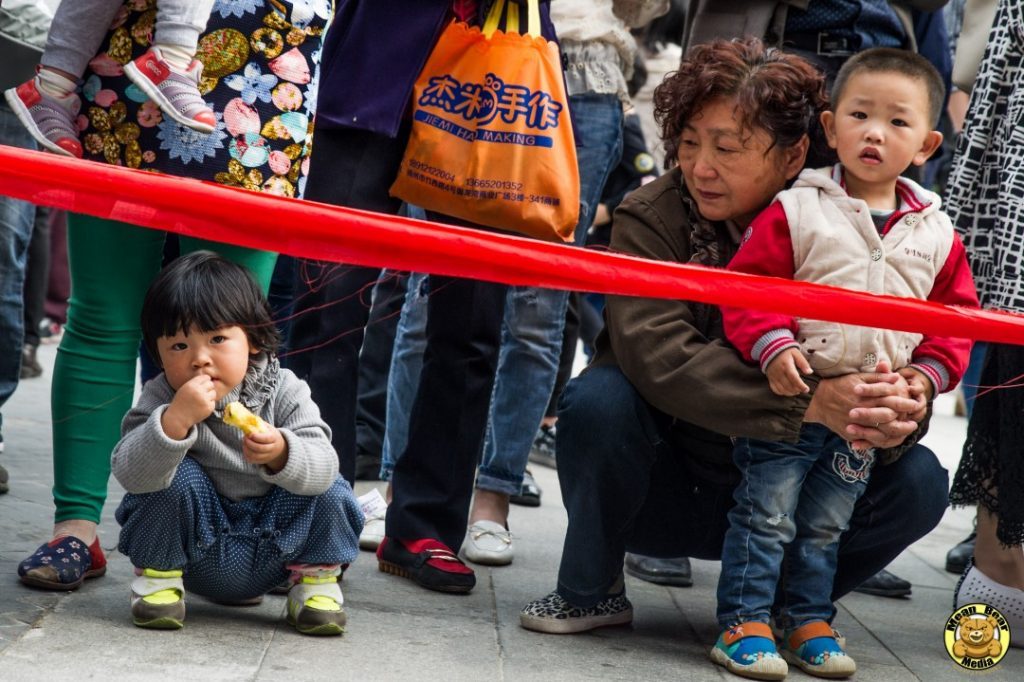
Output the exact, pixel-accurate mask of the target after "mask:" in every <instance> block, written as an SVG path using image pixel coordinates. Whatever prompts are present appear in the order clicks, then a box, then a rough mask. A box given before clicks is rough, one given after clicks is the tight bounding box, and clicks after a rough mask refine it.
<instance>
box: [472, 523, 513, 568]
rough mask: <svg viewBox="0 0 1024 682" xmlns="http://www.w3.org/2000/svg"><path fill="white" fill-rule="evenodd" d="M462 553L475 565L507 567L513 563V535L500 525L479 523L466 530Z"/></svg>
mask: <svg viewBox="0 0 1024 682" xmlns="http://www.w3.org/2000/svg"><path fill="white" fill-rule="evenodd" d="M462 552H463V554H465V555H466V558H467V559H469V560H470V561H472V562H473V563H474V564H485V565H487V566H507V565H508V564H510V563H512V559H513V558H514V557H515V551H514V550H513V549H512V533H511V532H509V530H508V529H507V528H505V527H504V526H502V525H501V524H500V523H495V522H494V521H477V522H476V523H474V524H473V525H472V526H470V527H469V529H468V530H466V539H465V540H463V542H462Z"/></svg>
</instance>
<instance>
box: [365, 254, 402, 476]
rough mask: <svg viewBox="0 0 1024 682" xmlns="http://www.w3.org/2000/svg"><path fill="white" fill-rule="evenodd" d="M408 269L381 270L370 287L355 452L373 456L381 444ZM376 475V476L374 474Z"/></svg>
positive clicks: (378, 451)
mask: <svg viewBox="0 0 1024 682" xmlns="http://www.w3.org/2000/svg"><path fill="white" fill-rule="evenodd" d="M408 280H409V275H408V273H405V272H395V271H393V270H385V271H384V273H383V274H382V275H381V277H380V279H379V280H377V284H376V285H375V286H374V287H373V302H372V305H371V307H370V317H369V320H368V321H367V323H366V334H365V335H364V337H363V348H362V350H361V351H360V352H359V389H358V392H357V398H356V455H357V456H364V455H365V456H367V457H373V458H376V460H377V464H378V465H379V463H380V454H381V451H382V450H383V448H384V430H385V427H386V425H387V403H388V400H387V397H388V374H389V373H390V372H391V352H392V350H394V347H395V332H396V331H397V330H398V320H399V318H400V317H401V315H402V303H403V302H404V301H405V291H406V288H407V287H406V285H407V283H408ZM374 478H376V476H375V477H374Z"/></svg>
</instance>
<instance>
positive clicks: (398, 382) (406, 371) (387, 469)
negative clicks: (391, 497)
mask: <svg viewBox="0 0 1024 682" xmlns="http://www.w3.org/2000/svg"><path fill="white" fill-rule="evenodd" d="M410 216H411V217H417V216H415V215H412V213H410ZM406 286H407V287H408V288H407V290H406V294H405V302H404V303H403V304H402V313H401V316H400V317H399V320H398V329H397V330H396V331H395V346H394V350H393V351H392V353H391V369H390V370H389V372H388V397H387V411H386V412H385V414H386V417H385V420H386V422H387V423H386V426H385V427H384V447H383V448H382V449H381V454H380V477H381V479H382V480H385V481H390V480H391V472H392V471H393V470H394V468H395V462H397V461H398V458H399V457H400V456H401V454H402V453H403V452H405V445H406V443H407V442H408V441H409V410H410V409H412V401H413V399H414V398H415V397H416V387H417V386H419V382H420V369H422V368H423V349H424V348H426V346H427V296H428V294H429V287H430V278H429V277H428V276H427V275H425V274H423V273H419V272H413V273H411V274H410V275H409V280H408V284H407V285H406Z"/></svg>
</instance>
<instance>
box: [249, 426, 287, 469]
mask: <svg viewBox="0 0 1024 682" xmlns="http://www.w3.org/2000/svg"><path fill="white" fill-rule="evenodd" d="M242 454H243V455H245V461H247V462H249V463H250V464H262V465H263V466H265V467H267V468H268V469H270V471H272V472H273V473H275V474H276V473H277V472H278V471H280V470H281V469H284V465H285V464H287V463H288V443H287V442H286V441H285V439H284V436H282V435H281V432H280V431H278V430H277V429H275V428H274V427H273V426H271V427H270V430H269V431H260V432H259V433H254V434H252V435H249V436H246V437H245V438H244V439H243V440H242Z"/></svg>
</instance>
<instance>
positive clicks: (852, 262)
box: [722, 164, 978, 393]
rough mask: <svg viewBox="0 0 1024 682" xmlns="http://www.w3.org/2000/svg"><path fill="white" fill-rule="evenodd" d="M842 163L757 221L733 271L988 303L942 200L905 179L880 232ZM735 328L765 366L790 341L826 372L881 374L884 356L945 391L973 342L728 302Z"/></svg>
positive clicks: (785, 195)
mask: <svg viewBox="0 0 1024 682" xmlns="http://www.w3.org/2000/svg"><path fill="white" fill-rule="evenodd" d="M842 173H843V171H842V167H841V166H840V165H839V164H837V165H836V166H835V167H834V168H832V169H831V170H830V169H828V168H825V169H820V170H811V169H807V170H804V171H803V172H802V173H800V176H799V177H798V178H797V180H796V182H795V183H794V184H793V186H792V188H790V189H788V190H785V191H783V192H780V193H779V194H778V195H777V196H776V197H775V201H774V202H772V204H771V205H770V206H769V207H768V208H766V209H765V210H764V211H763V212H762V213H761V214H760V215H758V216H757V218H755V219H754V221H753V223H751V225H750V227H749V228H748V229H747V231H746V233H745V234H744V237H743V243H742V245H741V246H740V249H739V252H738V253H737V254H736V256H734V257H733V259H732V260H731V261H730V262H729V265H728V269H730V270H736V271H738V272H746V273H751V274H756V275H768V276H772V277H782V278H785V279H791V280H798V281H802V282H816V283H820V284H829V285H832V286H838V287H844V288H847V289H856V290H859V291H869V292H872V293H877V294H889V295H893V296H903V297H908V298H917V299H922V300H928V301H935V302H938V303H945V304H951V305H960V306H967V307H974V308H976V307H978V296H977V293H976V291H975V288H974V280H973V279H972V277H971V270H970V267H969V266H968V264H967V256H966V254H965V252H964V247H963V244H962V243H961V242H960V238H959V237H958V236H957V235H956V233H955V232H954V231H953V226H952V225H951V224H950V221H949V218H947V217H946V215H945V214H944V213H943V212H942V211H940V210H939V205H940V200H939V197H938V196H937V195H936V194H935V193H933V192H929V191H927V190H925V189H923V188H922V187H921V186H919V185H918V184H916V183H914V182H912V181H910V180H907V179H904V178H900V179H899V180H898V181H897V184H896V194H897V196H898V197H899V200H900V206H899V208H898V209H897V210H896V211H895V212H893V214H892V216H890V217H889V219H888V221H887V222H886V225H885V227H884V229H883V230H882V231H881V232H879V230H878V229H877V228H876V226H875V223H874V221H872V219H871V211H870V209H869V208H868V206H867V203H865V202H864V201H863V200H861V199H854V198H853V197H851V196H849V195H848V194H847V193H846V190H845V188H844V186H843V183H842V179H843V178H842ZM722 316H723V321H724V325H725V333H726V336H727V337H728V339H729V341H730V342H732V344H733V345H734V346H736V348H737V349H739V351H740V352H741V353H742V354H743V357H744V358H745V359H747V360H751V361H754V362H758V363H760V365H761V369H762V370H764V369H765V368H766V367H767V366H768V363H770V362H771V361H772V360H773V359H774V358H775V356H777V355H778V354H779V353H780V352H782V351H783V350H785V349H787V348H791V347H797V348H800V350H801V351H802V352H803V354H804V356H805V357H806V358H807V360H808V362H809V363H810V365H811V367H812V368H813V369H814V371H815V373H816V374H819V375H821V376H824V377H832V376H840V375H843V374H849V373H852V372H871V371H874V369H875V365H877V364H878V362H880V361H886V362H888V363H889V364H890V366H891V367H893V369H899V368H902V367H906V366H908V365H910V366H913V367H914V368H916V369H919V370H921V371H922V372H924V374H925V375H926V376H927V377H928V378H929V379H931V381H932V383H933V384H934V386H935V393H939V392H942V391H946V390H949V389H951V388H952V387H954V386H956V384H957V383H958V382H959V381H960V377H961V376H962V375H963V372H964V369H965V368H966V366H967V359H968V356H969V354H970V349H971V341H970V340H967V339H956V338H948V337H936V336H924V335H922V334H915V333H909V332H901V331H892V330H887V329H877V328H873V327H858V326H855V325H846V324H843V325H841V324H837V323H834V322H823V321H820V320H808V319H803V318H793V317H789V316H787V315H779V314H776V313H766V312H759V311H755V310H745V309H743V308H731V307H723V308H722Z"/></svg>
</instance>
